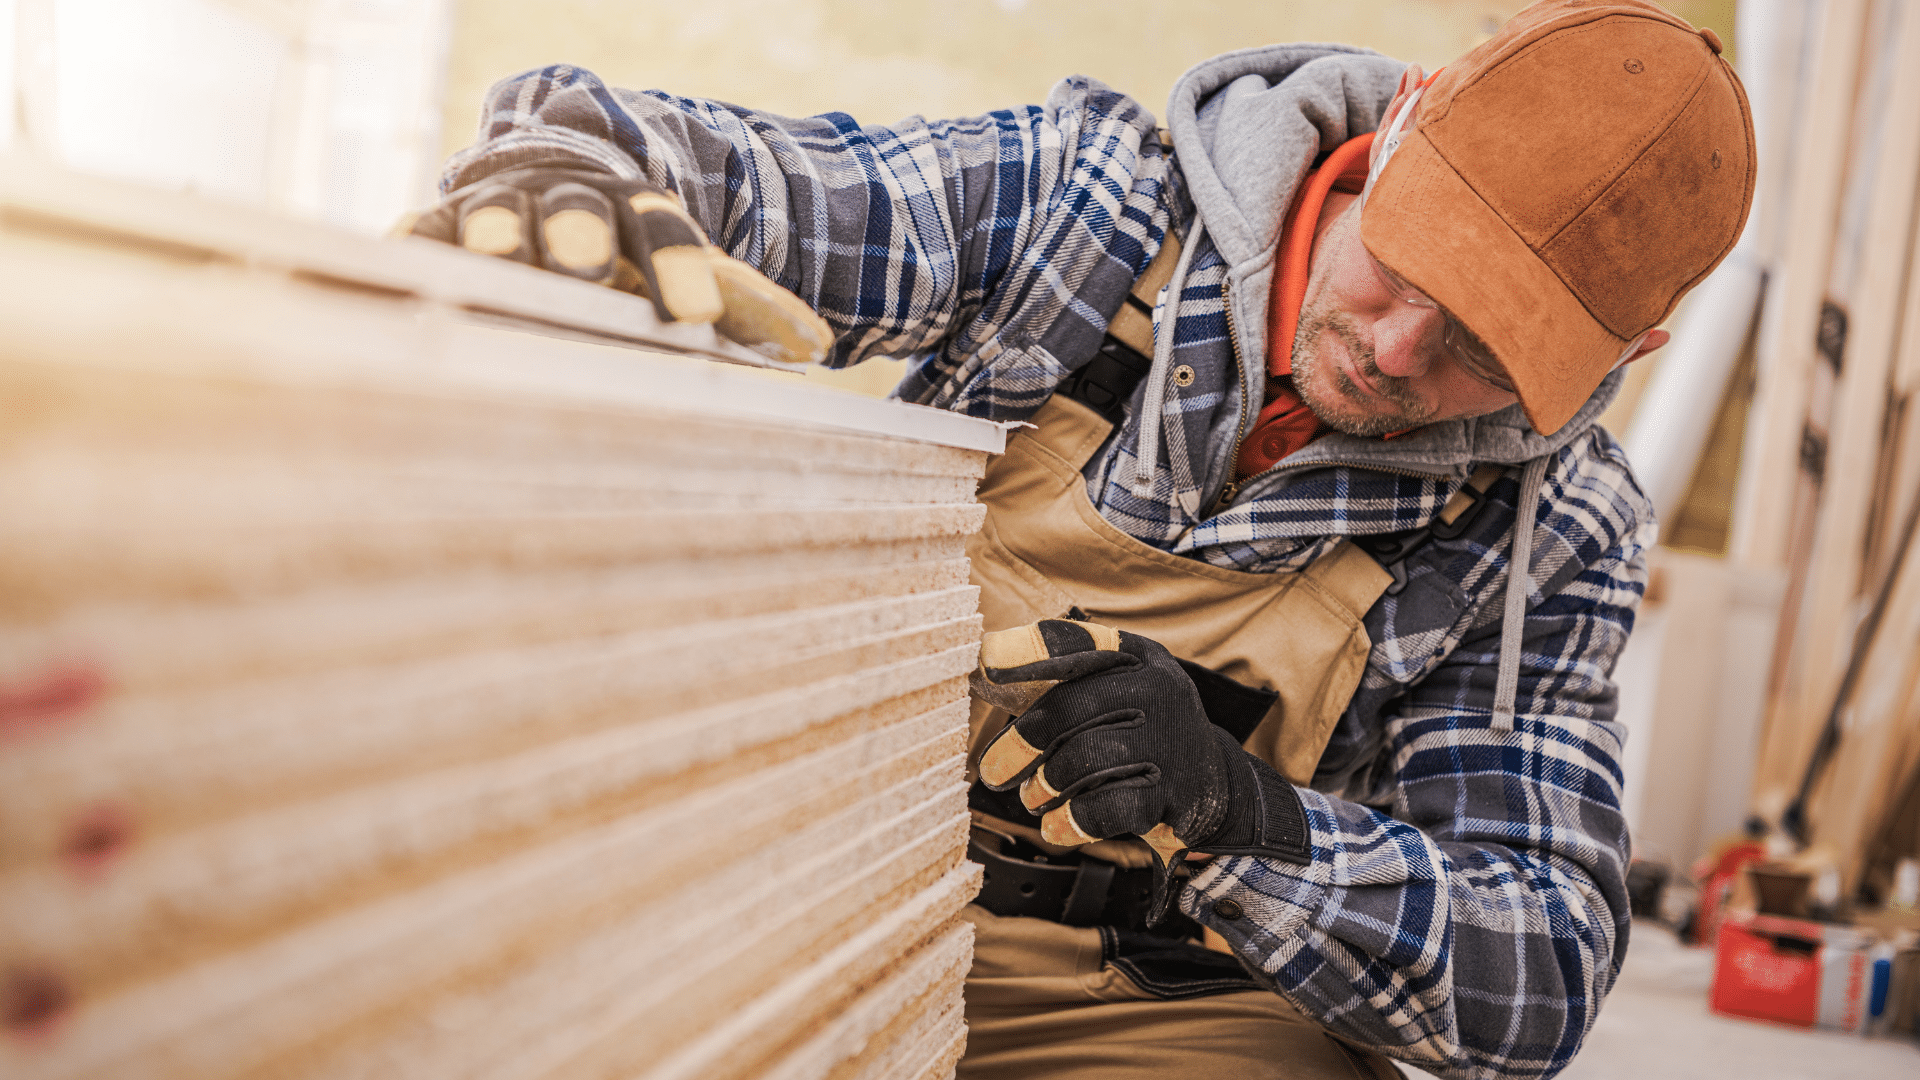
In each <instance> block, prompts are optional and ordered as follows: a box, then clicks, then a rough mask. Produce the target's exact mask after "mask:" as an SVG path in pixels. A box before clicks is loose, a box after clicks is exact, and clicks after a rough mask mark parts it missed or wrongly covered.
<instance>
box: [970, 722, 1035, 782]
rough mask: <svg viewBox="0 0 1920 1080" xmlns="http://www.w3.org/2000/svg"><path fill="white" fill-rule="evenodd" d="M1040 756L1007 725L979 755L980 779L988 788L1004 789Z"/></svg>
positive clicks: (1018, 733)
mask: <svg viewBox="0 0 1920 1080" xmlns="http://www.w3.org/2000/svg"><path fill="white" fill-rule="evenodd" d="M1039 756H1040V749H1039V748H1038V747H1036V746H1034V745H1033V744H1032V743H1030V742H1028V741H1027V740H1026V737H1025V736H1023V735H1021V734H1020V729H1019V727H1018V725H1015V724H1008V725H1007V726H1006V730H1004V731H1002V732H1001V733H1000V734H999V735H998V736H997V737H995V739H994V740H993V741H992V742H991V743H988V744H987V749H986V752H985V753H983V754H981V755H980V779H981V781H982V782H983V783H985V784H986V785H987V786H988V787H992V788H999V789H1005V788H1006V787H1007V785H1009V784H1011V783H1013V781H1014V779H1015V778H1016V777H1018V776H1019V775H1020V774H1021V773H1022V772H1025V771H1026V768H1027V766H1029V765H1031V764H1033V762H1034V759H1036V758H1038V757H1039Z"/></svg>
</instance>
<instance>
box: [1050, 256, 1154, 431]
mask: <svg viewBox="0 0 1920 1080" xmlns="http://www.w3.org/2000/svg"><path fill="white" fill-rule="evenodd" d="M1179 262H1180V237H1179V235H1178V234H1176V233H1175V232H1174V231H1173V226H1172V225H1171V224H1169V225H1168V226H1167V235H1166V239H1164V240H1162V241H1161V242H1160V251H1159V253H1158V254H1156V255H1155V256H1154V257H1153V261H1152V262H1150V263H1148V264H1147V270H1146V272H1145V273H1143V274H1141V275H1140V276H1139V278H1137V279H1136V280H1135V281H1134V283H1133V289H1132V291H1130V292H1129V293H1127V298H1126V300H1125V301H1124V302H1123V303H1122V304H1121V305H1120V310H1119V311H1118V312H1116V313H1115V314H1114V316H1113V318H1112V320H1110V321H1109V322H1108V323H1107V336H1106V339H1105V340H1104V341H1102V342H1101V343H1100V351H1098V352H1096V353H1094V354H1093V359H1091V360H1088V361H1087V362H1086V363H1085V364H1083V365H1082V366H1081V367H1080V368H1079V369H1078V370H1076V371H1075V372H1074V373H1073V374H1071V375H1069V376H1067V378H1066V380H1065V381H1064V382H1062V383H1061V384H1060V388H1059V390H1057V391H1055V393H1056V394H1057V395H1059V396H1062V397H1066V398H1068V399H1070V400H1072V401H1078V402H1080V403H1081V404H1082V405H1085V406H1087V407H1088V408H1090V409H1092V410H1093V411H1094V412H1096V413H1098V414H1099V415H1100V416H1101V418H1103V419H1104V420H1106V421H1107V423H1109V424H1117V423H1119V422H1120V414H1121V412H1122V410H1123V409H1125V407H1126V404H1127V399H1128V398H1130V397H1132V396H1133V389H1134V387H1136V386H1139V385H1140V380H1141V379H1144V378H1146V377H1147V372H1148V371H1149V370H1150V369H1152V367H1153V305H1154V301H1156V300H1157V299H1159V296H1160V290H1161V289H1163V288H1165V287H1166V284H1167V282H1168V281H1169V280H1171V279H1172V277H1173V269H1174V267H1175V266H1176V265H1178V263H1179Z"/></svg>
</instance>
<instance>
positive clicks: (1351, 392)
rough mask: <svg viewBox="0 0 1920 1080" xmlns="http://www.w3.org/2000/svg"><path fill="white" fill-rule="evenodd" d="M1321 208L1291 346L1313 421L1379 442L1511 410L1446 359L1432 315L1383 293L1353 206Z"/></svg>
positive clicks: (1500, 394) (1503, 394)
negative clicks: (1315, 418)
mask: <svg viewBox="0 0 1920 1080" xmlns="http://www.w3.org/2000/svg"><path fill="white" fill-rule="evenodd" d="M1335 199H1344V200H1345V201H1346V206H1345V208H1344V209H1341V208H1339V207H1337V206H1335V205H1331V204H1332V203H1333V200H1335ZM1328 203H1329V204H1330V205H1329V206H1328V207H1327V210H1328V211H1329V212H1330V216H1329V215H1323V216H1322V222H1323V224H1322V226H1321V229H1322V232H1321V234H1320V236H1319V237H1318V239H1317V240H1316V242H1315V243H1314V246H1313V260H1312V263H1311V265H1310V267H1309V269H1308V275H1307V292H1306V297H1305V300H1304V302H1303V303H1302V304H1301V307H1300V328H1299V331H1298V332H1297V333H1296V334H1295V335H1294V339H1293V384H1294V389H1295V390H1296V391H1298V392H1299V394H1300V397H1301V399H1302V400H1303V401H1305V402H1306V403H1307V407H1308V408H1310V409H1312V410H1313V412H1314V415H1316V416H1318V417H1319V418H1320V420H1321V421H1322V422H1323V423H1325V424H1327V425H1328V426H1329V427H1332V428H1334V429H1335V430H1338V431H1344V432H1346V433H1348V434H1349V435H1361V436H1378V435H1386V434H1389V433H1392V432H1395V431H1404V430H1406V429H1408V428H1415V427H1419V426H1421V425H1422V424H1430V423H1433V422H1435V421H1437V420H1453V419H1458V418H1461V417H1467V416H1480V415H1483V414H1486V413H1490V412H1495V411H1498V410H1500V409H1504V408H1506V407H1507V406H1509V405H1511V404H1513V403H1514V402H1516V401H1518V400H1519V399H1518V398H1516V397H1515V396H1514V395H1513V394H1512V393H1511V392H1509V391H1506V390H1501V389H1499V388H1497V387H1494V386H1492V385H1490V384H1488V383H1486V382H1484V381H1482V380H1481V379H1480V378H1478V377H1476V376H1475V375H1474V374H1473V372H1471V371H1470V370H1468V369H1467V368H1466V366H1465V365H1463V364H1462V363H1461V362H1460V361H1459V360H1457V359H1455V358H1454V356H1453V355H1452V353H1451V352H1449V351H1448V349H1447V347H1446V345H1445V343H1444V341H1443V340H1442V335H1443V331H1444V328H1445V325H1446V320H1445V317H1444V316H1443V315H1441V313H1440V312H1439V311H1437V310H1434V309H1432V308H1427V307H1419V306H1416V305H1413V304H1409V303H1407V302H1405V301H1403V300H1401V299H1400V298H1399V297H1398V296H1396V295H1394V293H1393V292H1392V291H1390V289H1389V286H1388V284H1387V282H1386V281H1385V280H1384V279H1383V278H1382V277H1381V275H1380V272H1379V270H1378V269H1377V267H1376V266H1375V264H1374V263H1373V259H1372V256H1370V255H1368V254H1367V249H1366V247H1365V245H1363V244H1362V243H1361V242H1360V200H1359V199H1357V198H1355V197H1353V196H1351V195H1338V194H1332V195H1329V196H1328Z"/></svg>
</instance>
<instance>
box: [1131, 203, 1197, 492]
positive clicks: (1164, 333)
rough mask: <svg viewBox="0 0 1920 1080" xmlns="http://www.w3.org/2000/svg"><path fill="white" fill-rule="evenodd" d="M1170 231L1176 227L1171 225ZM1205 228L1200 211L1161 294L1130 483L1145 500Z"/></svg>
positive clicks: (1155, 468) (1156, 467)
mask: <svg viewBox="0 0 1920 1080" xmlns="http://www.w3.org/2000/svg"><path fill="white" fill-rule="evenodd" d="M1167 228H1169V229H1171V228H1173V225H1172V224H1171V223H1169V224H1168V225H1167ZM1205 228H1206V226H1205V225H1203V224H1202V223H1201V221H1200V212H1199V211H1198V210H1195V211H1194V213H1193V227H1192V228H1191V229H1188V230H1187V239H1186V242H1185V243H1184V244H1183V245H1182V246H1181V248H1180V261H1179V262H1178V263H1176V264H1174V268H1173V277H1172V278H1171V279H1170V280H1169V281H1168V282H1167V285H1166V290H1165V291H1164V292H1162V293H1161V296H1163V297H1164V298H1165V299H1162V300H1161V301H1160V302H1159V308H1160V320H1159V325H1157V326H1155V327H1154V328H1153V366H1152V367H1150V368H1148V369H1147V390H1146V394H1145V395H1144V396H1143V399H1142V401H1141V403H1140V405H1141V413H1140V446H1139V450H1138V452H1137V453H1136V454H1135V455H1134V458H1133V477H1132V479H1131V480H1130V481H1129V482H1128V486H1129V487H1131V488H1132V489H1133V493H1134V494H1135V495H1138V496H1141V497H1142V498H1145V497H1147V496H1150V495H1152V494H1153V474H1154V473H1156V472H1158V471H1159V469H1160V425H1161V415H1162V413H1163V411H1164V410H1163V405H1164V404H1165V402H1166V399H1167V369H1168V368H1169V367H1171V366H1172V364H1173V332H1174V328H1175V327H1177V326H1178V325H1179V324H1180V290H1181V289H1183V288H1185V287H1186V283H1187V267H1188V265H1189V264H1191V263H1192V262H1193V253H1194V252H1195V251H1197V250H1199V247H1200V237H1201V234H1202V232H1203V231H1204V229H1205Z"/></svg>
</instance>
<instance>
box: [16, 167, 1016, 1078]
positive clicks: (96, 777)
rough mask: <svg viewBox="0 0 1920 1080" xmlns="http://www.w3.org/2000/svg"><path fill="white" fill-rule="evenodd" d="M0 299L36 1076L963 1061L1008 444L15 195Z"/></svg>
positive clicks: (461, 256)
mask: <svg viewBox="0 0 1920 1080" xmlns="http://www.w3.org/2000/svg"><path fill="white" fill-rule="evenodd" d="M0 276H4V280H5V281H6V282H7V283H8V285H7V288H6V289H5V290H3V291H0V332H3V333H4V335H5V340H6V342H7V347H6V349H5V352H4V354H0V410H3V414H4V418H5V419H4V423H3V424H0V496H3V497H4V501H5V507H6V509H5V513H4V514H0V1010H3V1011H0V1025H3V1026H0V1074H3V1075H5V1076H8V1077H17V1078H21V1080H26V1078H52V1077H82V1076H109V1075H111V1076H128V1075H140V1076H153V1077H194V1078H216V1077H229V1076H268V1075H270V1076H276V1077H322V1076H368V1077H372V1076H379V1077H434V1078H441V1077H535V1076H542V1077H545V1076H552V1077H576V1076H579V1077H584V1076H594V1077H600V1076H614V1075H619V1076H630V1077H658V1078H667V1077H675V1078H688V1080H692V1078H700V1080H714V1078H726V1077H748V1076H755V1077H780V1078H783V1080H785V1078H793V1080H799V1078H802V1077H833V1078H843V1077H844V1078H852V1077H874V1078H882V1077H884V1078H913V1077H939V1076H944V1075H948V1074H950V1073H951V1071H952V1067H953V1062H954V1060H955V1058H956V1057H957V1056H958V1054H959V1051H960V1048H961V1046H962V1043H963V1040H964V1028H963V1025H962V1021H961V1012H960V1008H961V1003H960V983H961V978H962V976H963V975H964V973H965V970H966V968H967V966H968V963H969V959H970V950H971V937H970V928H969V926H968V925H967V924H966V923H965V922H963V921H960V920H959V919H958V918H957V913H958V912H959V910H960V908H961V907H962V906H963V905H964V904H965V903H966V902H967V901H968V900H969V899H970V898H971V896H972V895H973V893H974V891H975V889H976V887H977V880H978V868H977V867H975V866H973V865H972V864H970V863H967V862H965V861H964V859H963V852H964V847H965V834H966V810H965V803H964V790H963V786H962V755H963V733H964V731H965V727H966V715H967V706H966V700H965V699H966V685H965V675H966V672H967V671H968V670H969V668H970V667H971V665H972V664H973V662H974V656H975V651H976V648H977V640H978V635H979V619H978V616H977V614H976V592H975V589H974V588H973V587H971V586H970V585H969V584H968V581H967V567H966V561H965V558H964V557H963V554H962V547H963V543H964V540H965V537H966V536H967V535H968V534H969V533H971V532H972V531H973V530H974V529H976V528H977V527H978V526H979V523H980V521H981V518H982V510H981V508H980V507H979V506H978V505H977V504H976V503H975V502H974V498H973V491H974V487H975V484H976V479H977V477H978V476H979V475H980V473H981V471H982V469H983V467H984V463H985V459H986V458H987V456H988V454H989V453H992V452H994V451H996V450H998V449H999V448H1000V447H1001V443H1002V439H1003V432H1002V431H1001V430H1000V429H999V428H997V427H995V426H994V425H991V424H986V423H984V422H979V421H973V420H969V419H966V418H963V417H958V416H954V415H951V414H947V413H942V412H936V411H933V410H926V409H917V408H914V407H911V406H906V405H901V404H897V403H889V402H881V401H875V400H871V399H865V398H857V397H853V396H851V395H846V394H841V393H836V392H833V391H827V390H820V389H815V388H812V387H808V386H806V385H804V383H803V382H802V381H800V380H799V379H798V378H797V377H792V376H768V375H765V374H762V373H757V372H749V371H745V370H743V369H737V368H724V367H721V366H719V365H715V364H713V363H711V362H710V361H706V360H690V359H686V358H676V357H666V356H661V355H655V354H650V353H643V352H639V351H635V350H633V349H630V348H616V347H614V346H611V345H608V344H605V343H604V342H605V341H606V340H608V339H622V338H633V339H639V340H659V341H663V342H665V343H666V344H669V345H672V346H674V347H678V348H684V349H688V350H692V351H695V352H705V353H707V354H710V355H719V356H729V355H732V356H740V355H742V354H739V353H738V350H736V349H734V348H733V347H732V346H729V345H727V344H726V343H725V342H722V341H719V340H718V339H714V338H713V337H712V336H711V334H707V335H706V336H705V337H702V336H701V334H702V331H699V330H697V329H691V328H683V327H660V326H658V325H657V324H654V323H653V322H652V320H651V318H650V315H649V313H648V308H647V305H646V304H645V303H644V302H641V301H639V300H636V299H634V298H632V297H625V296H619V295H615V294H612V293H608V292H606V291H604V290H598V289H596V288H594V287H592V286H588V285H584V284H581V283H578V282H574V281H570V280H566V279H561V278H558V277H556V276H551V275H544V274H541V273H540V272H538V271H531V270H527V269H525V268H523V267H518V266H512V265H507V264H502V263H495V262H491V261H488V260H484V259H480V258H477V257H473V256H468V255H466V254H465V253H463V252H458V251H454V250H452V249H442V248H438V247H436V246H434V245H430V244H426V243H425V242H422V241H407V242H404V243H400V242H389V243H382V242H377V241H371V240H368V241H362V240H358V239H355V238H352V237H347V236H342V235H337V234H332V233H329V232H326V231H324V230H318V229H309V228H305V227H299V226H294V225H291V224H288V223H285V222H280V221H276V220H272V219H269V218H265V217H261V216H258V215H253V214H250V213H244V212H241V211H239V210H234V209H230V208H223V207H219V206H216V205H214V204H210V203H205V202H199V201H195V200H190V199H185V198H173V197H163V196H160V195H157V194H145V193H140V192H136V191H133V190H130V189H124V188H121V187H118V186H116V185H112V184H108V183H103V182H90V181H83V180H81V179H79V178H73V177H65V176H59V175H55V174H50V173H46V172H40V171H36V170H34V169H32V168H28V167H26V166H24V165H21V164H20V163H17V162H16V163H12V164H11V165H9V167H8V169H7V171H6V172H5V173H3V174H0ZM503 321H504V322H506V323H509V324H515V323H517V324H519V325H521V326H523V327H524V326H525V325H528V324H530V323H534V322H538V323H540V324H541V325H542V326H544V327H545V332H543V333H528V332H526V331H525V330H524V329H511V328H502V327H501V326H500V325H497V324H498V323H501V322H503ZM568 338H572V339H575V340H568ZM596 341H598V342H600V343H595V342H596Z"/></svg>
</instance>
